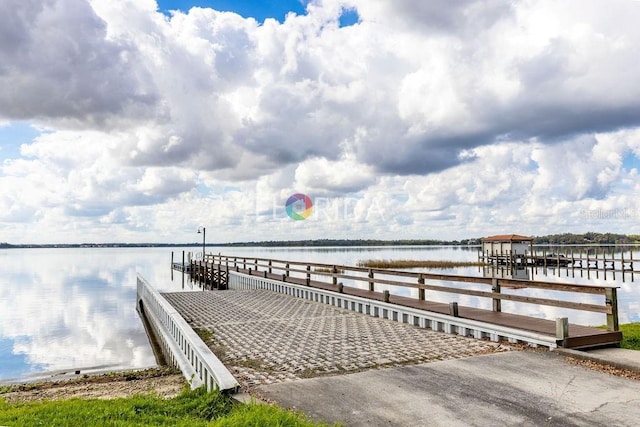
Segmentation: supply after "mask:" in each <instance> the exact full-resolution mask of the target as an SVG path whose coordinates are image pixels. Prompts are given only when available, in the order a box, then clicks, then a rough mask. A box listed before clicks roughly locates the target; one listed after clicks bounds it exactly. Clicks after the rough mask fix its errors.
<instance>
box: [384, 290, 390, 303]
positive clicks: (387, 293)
mask: <svg viewBox="0 0 640 427" xmlns="http://www.w3.org/2000/svg"><path fill="white" fill-rule="evenodd" d="M383 295H384V302H389V291H384V293H383Z"/></svg>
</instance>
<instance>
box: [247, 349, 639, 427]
mask: <svg viewBox="0 0 640 427" xmlns="http://www.w3.org/2000/svg"><path fill="white" fill-rule="evenodd" d="M256 391H257V393H259V394H260V395H261V396H263V397H264V398H266V399H269V400H271V401H274V402H276V403H277V404H278V405H280V406H283V407H287V408H295V409H296V410H301V411H303V412H305V413H306V414H307V415H309V416H312V417H313V418H316V419H321V420H324V421H327V422H341V423H343V424H344V425H346V426H363V427H364V426H447V427H450V426H498V425H500V426H594V427H595V426H637V425H638V420H639V419H640V381H637V380H631V379H628V378H622V377H617V376H613V375H609V374H606V373H602V372H599V371H597V370H592V369H588V368H585V367H583V366H578V365H573V364H569V363H567V362H566V361H565V359H564V357H563V356H562V355H560V354H557V353H555V352H542V351H541V352H529V351H519V352H504V353H498V354H490V355H483V356H477V357H468V358H465V359H456V360H446V361H441V362H435V363H428V364H421V365H414V366H406V367H400V368H391V369H383V370H377V371H367V372H361V373H356V374H349V375H341V376H333V377H321V378H312V379H306V380H300V381H295V382H291V383H285V384H273V385H266V386H261V387H258V389H257V390H256Z"/></svg>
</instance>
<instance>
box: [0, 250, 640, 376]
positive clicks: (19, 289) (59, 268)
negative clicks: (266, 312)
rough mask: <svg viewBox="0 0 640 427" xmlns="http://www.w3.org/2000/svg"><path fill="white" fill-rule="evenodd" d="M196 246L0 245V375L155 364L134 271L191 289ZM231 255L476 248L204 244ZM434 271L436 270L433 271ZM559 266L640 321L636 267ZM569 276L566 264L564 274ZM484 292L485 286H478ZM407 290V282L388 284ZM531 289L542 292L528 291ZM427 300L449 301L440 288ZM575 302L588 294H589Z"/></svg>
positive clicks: (453, 256)
mask: <svg viewBox="0 0 640 427" xmlns="http://www.w3.org/2000/svg"><path fill="white" fill-rule="evenodd" d="M183 250H184V251H187V252H188V251H191V252H198V248H91V249H9V250H6V249H5V250H0V381H1V380H5V381H6V380H10V379H26V378H29V377H31V376H42V375H49V374H51V373H52V372H56V373H59V372H63V371H75V370H81V371H82V372H90V371H101V370H117V369H135V368H144V367H152V366H156V360H155V357H154V354H153V351H152V350H151V347H150V345H149V342H148V339H147V335H146V333H145V331H144V327H143V325H142V323H141V321H140V318H139V316H138V314H137V312H136V309H135V298H136V275H137V274H138V273H140V274H141V275H142V276H143V277H144V278H145V279H147V280H148V281H149V282H150V283H152V284H153V285H155V286H156V287H157V288H158V289H159V290H160V291H179V290H187V291H188V290H198V288H197V286H196V287H195V288H194V287H193V285H192V284H191V282H189V279H188V276H187V277H186V278H185V277H184V276H183V275H182V274H181V273H178V272H172V271H171V269H170V261H171V253H172V251H173V252H174V253H175V261H180V260H181V258H182V251H183ZM207 251H208V252H214V253H218V252H222V253H223V254H225V255H231V256H239V257H262V258H276V259H283V260H291V261H308V262H318V263H327V264H345V265H355V264H356V263H357V262H358V261H360V260H365V259H429V260H476V259H477V249H475V248H460V247H379V248H371V247H366V248H352V247H350V248H212V247H208V248H207ZM440 272H442V270H440ZM444 272H445V273H446V274H462V275H482V274H483V273H482V270H480V269H478V268H477V267H468V268H457V269H452V270H445V271H444ZM557 273H558V271H557V270H548V271H547V275H544V274H543V272H542V270H539V271H538V274H537V275H536V276H535V278H536V279H539V280H546V281H556V282H565V283H566V282H569V283H589V284H605V285H612V284H615V285H616V286H619V287H620V289H619V290H618V301H619V311H620V322H621V323H627V322H637V321H640V275H638V274H637V275H636V276H637V277H636V281H635V282H632V281H631V280H630V278H629V277H626V280H625V281H624V282H623V281H622V280H621V276H620V274H618V275H617V277H616V280H615V281H614V280H612V279H611V274H610V273H609V276H608V280H605V279H604V277H603V274H602V273H600V274H599V277H598V278H596V277H595V275H594V274H593V273H592V277H591V279H589V280H588V279H587V278H586V274H585V277H583V278H580V277H579V273H576V274H575V275H576V277H571V276H569V277H567V275H566V274H565V272H564V270H563V271H562V272H561V275H560V277H558V275H557ZM569 275H570V272H569ZM482 289H483V290H486V288H482ZM391 291H392V292H394V293H403V292H404V293H406V294H408V295H413V293H415V290H398V289H391ZM532 294H534V295H535V296H544V295H543V294H540V292H539V291H532ZM429 295H430V296H429V298H432V299H436V300H440V301H442V302H447V301H448V298H450V296H447V295H446V294H443V295H437V294H429ZM580 298H582V299H580V301H585V302H591V300H590V299H589V298H592V297H589V296H582V297H580ZM456 300H457V301H458V302H459V303H460V304H461V305H470V306H478V307H483V308H489V307H490V304H491V302H490V301H489V300H485V299H479V298H476V297H465V296H458V297H457V299H456ZM503 310H504V311H510V310H517V311H518V312H519V313H522V314H527V315H531V316H536V317H543V318H548V319H553V318H555V317H559V316H563V315H568V316H569V320H570V321H572V322H575V323H581V324H603V323H605V318H604V315H601V314H589V313H586V314H585V313H571V310H569V311H566V310H563V309H556V308H553V307H538V306H533V305H527V304H521V305H519V306H518V307H517V308H515V307H512V306H510V305H509V304H508V303H507V302H503Z"/></svg>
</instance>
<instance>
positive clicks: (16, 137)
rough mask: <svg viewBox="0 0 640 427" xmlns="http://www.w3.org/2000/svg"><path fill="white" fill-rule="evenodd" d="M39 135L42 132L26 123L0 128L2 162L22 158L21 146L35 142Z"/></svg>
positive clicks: (0, 156)
mask: <svg viewBox="0 0 640 427" xmlns="http://www.w3.org/2000/svg"><path fill="white" fill-rule="evenodd" d="M38 135H40V131H38V130H36V129H35V128H33V127H32V126H31V125H29V124H28V123H24V122H16V123H12V124H10V125H9V126H0V161H2V160H6V159H16V158H18V157H20V146H21V145H22V144H26V143H29V142H31V141H33V139H34V138H35V137H37V136H38Z"/></svg>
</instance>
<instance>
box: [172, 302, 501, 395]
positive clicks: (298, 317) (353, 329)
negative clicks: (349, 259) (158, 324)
mask: <svg viewBox="0 0 640 427" xmlns="http://www.w3.org/2000/svg"><path fill="white" fill-rule="evenodd" d="M164 296H165V298H166V299H167V300H168V301H169V302H171V304H172V305H173V306H174V307H175V308H176V309H177V310H178V312H180V314H181V315H182V316H183V317H184V318H185V319H186V320H187V322H189V324H190V325H191V326H192V327H193V328H194V329H204V330H207V331H209V332H211V333H212V334H213V336H212V337H211V338H210V339H208V340H207V341H208V342H207V343H208V344H209V346H210V347H211V348H212V350H213V351H214V353H215V354H216V355H217V356H218V357H219V358H220V359H221V360H222V362H223V363H224V364H225V365H226V366H227V368H228V369H229V370H230V371H231V373H232V374H234V376H235V377H236V379H237V380H238V381H239V382H240V384H241V385H242V386H243V388H245V389H246V388H250V387H252V386H256V385H260V384H272V383H277V382H282V381H292V380H296V379H300V378H308V377H313V376H318V375H325V374H332V373H348V372H357V371H361V370H365V369H371V368H380V367H392V366H403V365H408V364H417V363H424V362H432V361H439V360H447V359H454V358H460V357H467V356H472V355H477V354H484V353H491V352H495V351H500V350H502V349H503V348H504V346H500V345H498V344H495V343H491V342H487V341H480V340H476V339H472V338H467V337H461V336H457V335H450V334H445V333H442V332H434V331H432V330H429V329H421V328H418V327H416V326H412V325H408V324H402V323H398V322H395V321H392V320H388V319H381V318H376V317H371V316H368V315H364V314H359V313H355V312H353V311H349V310H344V309H340V308H336V307H333V306H329V305H325V304H320V303H317V302H311V301H306V300H303V299H300V298H295V297H292V296H289V295H283V294H277V293H274V292H271V291H266V290H246V291H203V292H184V293H170V294H164Z"/></svg>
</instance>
